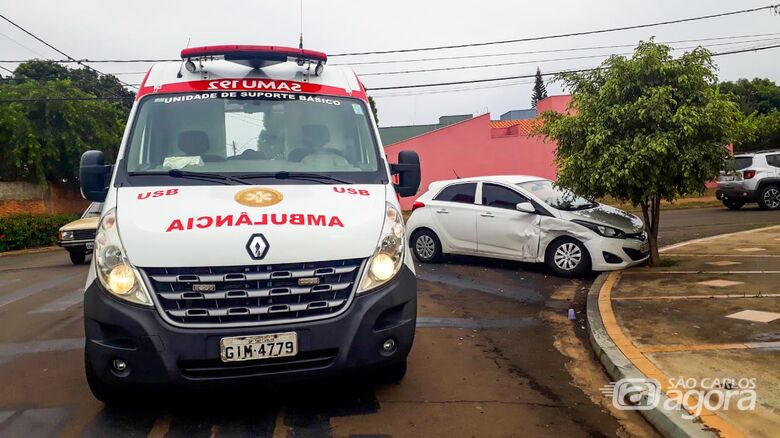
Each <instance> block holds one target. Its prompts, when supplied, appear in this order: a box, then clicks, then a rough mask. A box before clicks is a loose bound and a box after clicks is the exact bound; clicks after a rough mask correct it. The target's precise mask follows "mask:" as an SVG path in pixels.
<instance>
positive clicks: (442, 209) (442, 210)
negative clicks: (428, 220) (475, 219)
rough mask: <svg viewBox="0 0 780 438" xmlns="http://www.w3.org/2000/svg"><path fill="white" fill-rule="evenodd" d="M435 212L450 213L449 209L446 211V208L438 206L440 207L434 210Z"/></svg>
mask: <svg viewBox="0 0 780 438" xmlns="http://www.w3.org/2000/svg"><path fill="white" fill-rule="evenodd" d="M436 213H441V214H450V212H449V211H447V210H446V209H444V208H440V209H438V210H436Z"/></svg>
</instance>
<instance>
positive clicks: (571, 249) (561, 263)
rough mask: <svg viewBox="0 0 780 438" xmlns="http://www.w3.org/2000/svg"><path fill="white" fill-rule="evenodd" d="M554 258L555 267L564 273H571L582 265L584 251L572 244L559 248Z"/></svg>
mask: <svg viewBox="0 0 780 438" xmlns="http://www.w3.org/2000/svg"><path fill="white" fill-rule="evenodd" d="M553 257H554V258H553V260H555V265H556V266H558V267H559V268H561V269H563V270H564V271H571V270H572V269H575V268H577V266H579V264H580V263H582V251H580V249H579V248H578V247H577V245H575V244H573V243H571V242H566V243H564V244H563V245H560V246H558V249H556V250H555V255H554V256H553Z"/></svg>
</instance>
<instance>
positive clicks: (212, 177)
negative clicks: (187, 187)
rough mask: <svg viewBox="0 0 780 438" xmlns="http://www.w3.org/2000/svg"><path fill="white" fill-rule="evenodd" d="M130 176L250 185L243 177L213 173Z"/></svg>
mask: <svg viewBox="0 0 780 438" xmlns="http://www.w3.org/2000/svg"><path fill="white" fill-rule="evenodd" d="M128 175H130V176H138V175H168V176H170V177H173V178H189V179H199V180H202V181H219V182H221V183H223V184H227V185H230V183H229V182H228V181H230V182H233V183H235V184H243V185H249V182H247V181H245V180H243V179H241V177H235V176H228V175H222V174H220V173H211V172H190V171H187V170H180V169H171V170H169V171H167V172H129V173H128Z"/></svg>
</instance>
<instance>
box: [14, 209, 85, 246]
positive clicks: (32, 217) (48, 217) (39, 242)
mask: <svg viewBox="0 0 780 438" xmlns="http://www.w3.org/2000/svg"><path fill="white" fill-rule="evenodd" d="M76 219H78V216H77V215H74V214H29V213H22V214H12V215H9V216H0V252H2V251H11V250H14V249H24V248H36V247H40V246H52V245H55V244H56V243H57V232H58V231H59V228H60V227H61V226H63V225H65V224H67V223H68V222H71V221H74V220H76Z"/></svg>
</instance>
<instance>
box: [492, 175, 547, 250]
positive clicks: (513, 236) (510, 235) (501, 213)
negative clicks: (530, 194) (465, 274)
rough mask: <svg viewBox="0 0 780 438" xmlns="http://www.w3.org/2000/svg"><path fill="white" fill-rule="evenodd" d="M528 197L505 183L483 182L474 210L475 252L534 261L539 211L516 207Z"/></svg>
mask: <svg viewBox="0 0 780 438" xmlns="http://www.w3.org/2000/svg"><path fill="white" fill-rule="evenodd" d="M522 202H528V199H527V198H526V197H525V196H523V195H522V194H520V193H519V192H517V191H516V190H514V189H511V188H509V187H506V186H503V185H499V184H492V183H483V184H482V190H481V205H478V206H477V207H478V210H477V252H478V253H479V254H480V255H485V256H497V257H498V256H500V257H502V258H510V259H515V260H526V261H535V259H536V257H537V255H538V251H539V217H540V216H539V215H538V214H534V213H526V212H521V211H518V210H517V204H519V203H522Z"/></svg>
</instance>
